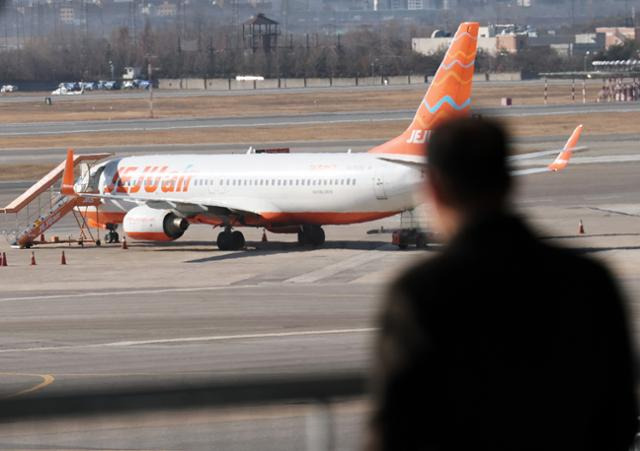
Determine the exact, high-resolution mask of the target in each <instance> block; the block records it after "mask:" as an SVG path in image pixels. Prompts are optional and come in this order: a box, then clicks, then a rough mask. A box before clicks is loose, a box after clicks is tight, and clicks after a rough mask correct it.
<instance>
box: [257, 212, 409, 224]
mask: <svg viewBox="0 0 640 451" xmlns="http://www.w3.org/2000/svg"><path fill="white" fill-rule="evenodd" d="M397 213H399V212H397V211H367V212H349V213H337V212H299V213H284V212H265V213H261V216H262V217H263V218H264V219H265V221H266V222H268V223H269V224H272V225H288V224H291V225H303V224H317V225H332V224H334V225H343V224H355V223H358V222H367V221H375V220H376V219H382V218H386V217H389V216H393V215H395V214H397Z"/></svg>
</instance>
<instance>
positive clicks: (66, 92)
mask: <svg viewBox="0 0 640 451" xmlns="http://www.w3.org/2000/svg"><path fill="white" fill-rule="evenodd" d="M74 88H75V83H60V84H59V85H58V87H57V88H56V89H54V90H53V91H51V95H54V96H79V95H82V94H84V88H85V87H84V83H81V86H80V88H79V89H74Z"/></svg>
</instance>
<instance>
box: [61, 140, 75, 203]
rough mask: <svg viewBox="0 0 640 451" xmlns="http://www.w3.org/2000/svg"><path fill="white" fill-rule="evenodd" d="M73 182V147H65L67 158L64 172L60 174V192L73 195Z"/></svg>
mask: <svg viewBox="0 0 640 451" xmlns="http://www.w3.org/2000/svg"><path fill="white" fill-rule="evenodd" d="M74 184H75V179H74V177H73V149H67V160H66V161H65V163H64V173H63V174H62V187H61V188H60V192H61V193H62V194H64V195H65V196H75V195H76V190H75V189H74V188H73V185H74Z"/></svg>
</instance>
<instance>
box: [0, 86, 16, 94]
mask: <svg viewBox="0 0 640 451" xmlns="http://www.w3.org/2000/svg"><path fill="white" fill-rule="evenodd" d="M17 90H18V87H17V86H16V85H2V87H1V88H0V93H2V94H6V93H9V92H16V91H17Z"/></svg>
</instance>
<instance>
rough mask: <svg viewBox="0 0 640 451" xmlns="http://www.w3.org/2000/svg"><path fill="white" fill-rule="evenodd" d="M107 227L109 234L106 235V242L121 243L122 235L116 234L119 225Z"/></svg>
mask: <svg viewBox="0 0 640 451" xmlns="http://www.w3.org/2000/svg"><path fill="white" fill-rule="evenodd" d="M106 227H107V230H108V232H107V233H106V234H105V235H104V240H105V241H106V242H107V243H119V242H120V235H118V232H116V230H118V224H107V226H106Z"/></svg>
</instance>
